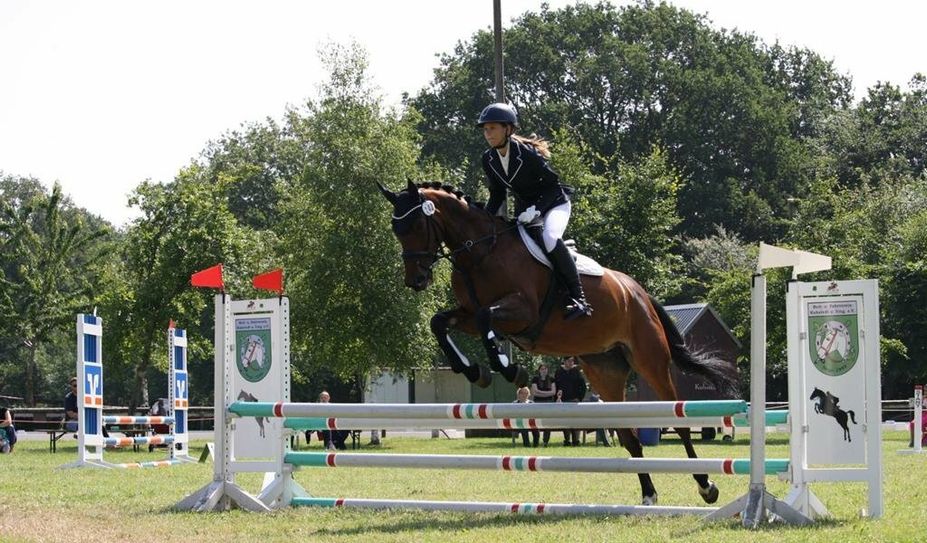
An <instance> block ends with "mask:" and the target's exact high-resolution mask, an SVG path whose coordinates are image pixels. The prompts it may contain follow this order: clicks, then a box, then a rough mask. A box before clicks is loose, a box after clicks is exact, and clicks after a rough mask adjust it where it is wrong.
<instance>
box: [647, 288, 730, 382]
mask: <svg viewBox="0 0 927 543" xmlns="http://www.w3.org/2000/svg"><path fill="white" fill-rule="evenodd" d="M650 303H651V304H653V308H654V309H655V310H656V312H657V316H658V317H659V318H660V324H661V325H663V332H664V334H666V341H667V343H669V348H670V355H671V356H672V358H673V362H675V363H676V365H677V366H679V369H681V370H682V371H684V372H686V373H691V374H695V375H701V376H702V377H704V378H706V379H708V380H709V381H710V382H711V383H712V384H713V385H715V388H716V389H717V390H718V392H719V393H720V394H722V395H724V396H727V397H731V398H736V397H739V396H740V391H739V390H737V379H736V369H735V367H734V366H733V365H732V364H731V363H730V362H728V361H726V360H724V359H722V358H719V357H717V356H715V355H713V354H712V353H709V352H692V351H691V350H689V348H688V347H686V342H685V340H684V339H683V338H682V334H680V333H679V329H678V328H676V324H675V323H673V319H672V318H670V316H669V313H667V312H666V309H664V308H663V306H662V305H660V303H659V302H658V301H656V300H655V299H654V298H653V296H650Z"/></svg>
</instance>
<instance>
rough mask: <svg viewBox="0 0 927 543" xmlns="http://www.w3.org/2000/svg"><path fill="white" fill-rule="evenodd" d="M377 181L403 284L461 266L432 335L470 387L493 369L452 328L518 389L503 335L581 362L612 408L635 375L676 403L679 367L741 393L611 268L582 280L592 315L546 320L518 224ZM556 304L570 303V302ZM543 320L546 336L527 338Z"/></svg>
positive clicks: (650, 498)
mask: <svg viewBox="0 0 927 543" xmlns="http://www.w3.org/2000/svg"><path fill="white" fill-rule="evenodd" d="M377 185H378V186H379V188H380V191H381V193H382V194H383V196H384V197H386V199H387V200H388V201H389V202H390V203H391V204H392V205H393V215H392V229H393V233H394V234H395V235H396V237H397V238H398V240H399V243H400V245H401V246H402V258H403V261H404V267H405V284H406V285H407V286H408V287H410V288H412V289H413V290H416V291H421V290H424V289H425V288H427V287H428V285H429V284H430V283H431V281H432V268H433V267H434V265H435V264H436V263H437V262H438V261H439V260H441V259H447V260H448V261H449V262H450V263H451V265H452V266H453V272H452V274H451V285H452V288H453V291H454V296H455V297H456V300H457V303H458V304H459V305H458V306H457V307H455V308H453V309H450V310H447V311H442V312H440V313H438V314H436V315H435V316H434V317H433V318H432V320H431V330H432V332H433V333H434V335H435V337H436V338H437V341H438V345H440V347H441V350H442V351H443V352H444V354H445V355H446V356H447V359H448V361H449V363H450V365H451V369H452V370H453V371H455V372H457V373H463V374H464V375H465V376H466V377H467V379H469V380H470V382H472V383H476V384H477V385H479V386H484V387H485V386H487V385H488V384H489V382H490V379H491V373H490V371H489V370H488V369H486V367H485V366H483V365H481V364H478V363H475V362H473V361H470V360H469V359H467V357H466V356H465V355H464V354H463V353H462V352H461V351H460V349H458V348H457V346H456V345H455V344H454V342H453V341H452V340H451V338H450V336H448V331H449V330H450V329H451V328H455V329H457V330H460V331H462V332H464V333H467V334H470V335H472V336H476V337H479V338H480V339H481V341H482V344H483V346H484V348H485V349H486V353H487V355H488V356H489V363H490V366H491V367H492V368H493V369H495V370H496V371H498V372H500V373H501V374H502V375H503V376H504V377H505V378H506V379H507V380H509V381H511V382H514V383H515V384H516V385H518V386H523V385H524V384H526V383H527V381H528V373H527V371H526V370H525V369H524V368H523V367H521V366H520V365H519V364H516V363H514V362H513V361H511V360H508V357H506V355H505V354H503V353H502V352H501V350H500V348H499V342H498V341H499V339H500V337H501V336H504V337H505V338H507V339H509V340H511V341H512V342H513V343H514V344H515V345H517V346H518V347H519V348H521V349H522V350H524V351H527V352H529V353H533V354H543V355H550V356H558V357H560V356H575V357H576V359H577V360H578V361H579V364H580V367H581V368H582V370H583V372H584V373H585V375H586V377H587V379H588V380H589V382H590V384H591V385H592V388H593V389H594V390H595V391H596V392H598V393H599V396H600V397H601V398H602V399H603V400H605V401H609V402H620V401H624V400H625V385H626V383H627V380H628V376H629V374H630V372H631V370H634V371H636V372H637V373H638V374H639V375H640V376H641V377H642V378H643V379H645V380H646V381H647V382H648V383H649V384H650V386H651V387H652V388H653V390H654V391H655V393H656V395H657V397H658V398H659V399H660V400H664V401H675V400H677V395H676V387H675V385H674V384H673V381H672V377H671V374H670V363H671V362H675V363H676V365H677V366H678V367H679V368H680V369H682V370H683V371H686V372H688V373H694V374H697V375H701V376H704V377H706V378H708V379H709V380H710V381H711V382H713V383H714V384H715V385H716V386H717V388H718V390H719V391H733V390H734V381H733V375H732V368H731V366H730V365H729V364H728V363H726V362H724V361H723V360H720V359H717V358H714V357H711V356H708V355H696V354H693V353H692V352H690V351H689V350H688V349H687V348H686V346H685V344H684V342H683V339H682V336H681V335H680V334H679V331H678V330H677V329H676V327H675V325H674V324H673V322H672V320H671V319H670V317H669V315H668V314H667V313H666V311H665V310H664V309H663V307H662V306H661V305H660V304H659V303H657V301H656V300H654V299H653V298H652V297H651V296H650V295H649V294H648V293H647V292H646V291H645V290H644V289H643V287H641V286H640V285H639V284H638V283H637V282H636V281H634V280H633V279H631V278H630V277H629V276H627V275H625V274H623V273H621V272H618V271H614V270H608V269H605V270H604V274H603V275H602V276H601V277H591V276H588V275H585V276H582V279H581V280H582V282H583V288H584V290H585V292H586V296H587V300H589V302H590V303H591V304H592V306H593V307H594V308H595V311H594V312H593V314H592V315H591V316H588V317H584V318H580V319H576V320H572V321H566V320H564V318H563V315H562V314H561V313H560V312H559V311H556V310H555V311H553V312H552V313H550V314H549V316H548V317H547V318H546V321H541V317H540V313H541V308H542V304H543V303H544V301H545V298H546V297H547V293H548V289H549V287H550V285H551V282H552V281H554V279H553V275H552V274H551V272H550V270H548V269H547V268H546V267H545V266H544V265H542V264H540V263H538V262H537V261H536V260H534V259H533V258H532V256H531V255H530V254H529V252H528V250H527V249H526V248H525V246H524V244H523V243H522V241H521V240H520V238H519V235H518V234H517V230H516V227H515V226H514V225H513V224H512V223H511V222H509V221H507V220H505V219H503V218H501V217H496V216H492V215H490V214H489V213H488V212H487V211H486V210H485V209H484V208H483V207H482V206H480V205H478V204H475V203H474V202H472V200H470V199H469V197H466V196H464V195H463V194H462V193H461V192H459V191H455V190H454V189H453V188H452V187H448V186H442V185H441V184H440V183H425V184H421V185H416V184H415V183H413V182H412V181H409V183H408V186H407V187H406V188H405V189H403V190H401V191H399V192H395V193H394V192H392V191H390V190H388V189H387V188H385V187H384V186H383V185H382V184H380V183H379V182H378V183H377ZM560 295H561V296H562V295H565V293H561V294H560ZM554 307H557V308H559V307H563V303H562V300H558V301H557V303H556V304H554ZM539 322H540V323H541V327H540V329H539V331H538V332H537V333H528V332H529V331H532V330H534V329H535V328H537V325H538V323H539ZM618 432H619V437H620V441H621V443H622V445H623V446H624V447H625V448H626V449H627V450H628V452H629V453H630V454H631V456H632V457H636V458H641V457H643V450H642V447H641V443H640V441H639V440H638V438H637V436H635V435H634V433H633V432H632V431H631V430H630V429H627V428H624V429H619V430H618ZM676 432H677V433H678V435H679V437H680V438H681V439H682V442H683V445H684V447H685V450H686V454H687V455H688V456H689V458H697V455H696V454H695V449H694V448H693V446H692V439H691V434H690V430H689V428H682V427H679V428H676ZM693 477H694V478H695V481H696V482H697V483H698V487H699V493H700V494H701V496H702V498H703V499H704V500H705V501H706V502H707V503H714V502H716V501H717V499H718V496H719V491H718V488H717V486H716V485H715V483H714V482H712V481H711V480H709V479H708V476H707V475H705V474H696V475H694V476H693ZM638 478H639V479H640V483H641V494H642V496H643V504H644V505H652V504H655V503H657V492H656V489H655V488H654V486H653V481H652V480H651V478H650V475H649V474H647V473H640V474H638Z"/></svg>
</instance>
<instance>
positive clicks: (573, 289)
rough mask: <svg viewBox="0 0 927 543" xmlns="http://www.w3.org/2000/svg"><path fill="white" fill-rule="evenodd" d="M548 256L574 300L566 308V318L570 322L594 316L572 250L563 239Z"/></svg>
mask: <svg viewBox="0 0 927 543" xmlns="http://www.w3.org/2000/svg"><path fill="white" fill-rule="evenodd" d="M547 256H548V257H550V261H551V263H553V265H554V269H555V270H556V271H557V273H559V274H560V277H562V278H563V281H564V282H565V283H566V286H567V289H569V291H570V298H572V300H570V303H568V304H567V306H566V307H565V308H564V313H565V314H566V315H565V317H564V318H565V319H566V320H568V321H569V320H573V319H575V318H577V317H588V316H589V315H592V306H591V305H589V302H587V301H586V294H585V293H584V292H583V284H582V283H581V282H580V280H579V272H577V271H576V262H574V261H573V255H571V254H570V250H569V249H567V247H566V245H564V243H563V240H562V239H558V240H557V245H555V246H554V249H553V250H552V251H551V252H550V253H548V255H547Z"/></svg>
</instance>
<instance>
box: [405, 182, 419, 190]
mask: <svg viewBox="0 0 927 543" xmlns="http://www.w3.org/2000/svg"><path fill="white" fill-rule="evenodd" d="M406 190H408V191H409V192H415V191H417V190H418V187H416V186H415V183H413V182H412V180H411V179H409V184H408V185H407V186H406Z"/></svg>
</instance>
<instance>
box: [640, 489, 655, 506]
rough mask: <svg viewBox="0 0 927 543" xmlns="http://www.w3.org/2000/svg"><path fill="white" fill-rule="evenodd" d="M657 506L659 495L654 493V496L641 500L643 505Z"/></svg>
mask: <svg viewBox="0 0 927 543" xmlns="http://www.w3.org/2000/svg"><path fill="white" fill-rule="evenodd" d="M656 504H657V493H656V492H654V493H653V496H644V499H643V500H641V505H656Z"/></svg>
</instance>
